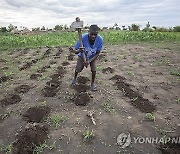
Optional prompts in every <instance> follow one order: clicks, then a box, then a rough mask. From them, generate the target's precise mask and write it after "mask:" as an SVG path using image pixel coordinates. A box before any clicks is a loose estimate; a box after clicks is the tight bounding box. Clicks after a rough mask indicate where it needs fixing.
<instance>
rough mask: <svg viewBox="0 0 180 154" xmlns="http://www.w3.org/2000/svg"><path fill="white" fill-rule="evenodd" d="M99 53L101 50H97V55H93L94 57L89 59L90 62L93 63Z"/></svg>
mask: <svg viewBox="0 0 180 154" xmlns="http://www.w3.org/2000/svg"><path fill="white" fill-rule="evenodd" d="M99 53H100V51H97V52H96V54H95V56H94V57H92V58H91V59H90V60H89V63H91V62H92V61H94V60H95V59H96V58H97V57H98V56H99Z"/></svg>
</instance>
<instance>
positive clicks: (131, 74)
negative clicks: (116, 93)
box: [127, 71, 135, 77]
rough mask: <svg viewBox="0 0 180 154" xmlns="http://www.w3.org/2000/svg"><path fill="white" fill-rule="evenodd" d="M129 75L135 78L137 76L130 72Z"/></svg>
mask: <svg viewBox="0 0 180 154" xmlns="http://www.w3.org/2000/svg"><path fill="white" fill-rule="evenodd" d="M127 74H128V75H129V76H132V77H135V74H134V73H133V72H130V71H128V72H127Z"/></svg>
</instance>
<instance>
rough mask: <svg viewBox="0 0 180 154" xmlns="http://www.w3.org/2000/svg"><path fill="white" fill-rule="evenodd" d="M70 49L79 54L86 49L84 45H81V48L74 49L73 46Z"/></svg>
mask: <svg viewBox="0 0 180 154" xmlns="http://www.w3.org/2000/svg"><path fill="white" fill-rule="evenodd" d="M70 51H71V52H73V53H75V54H78V53H79V52H83V51H84V47H80V48H79V49H77V50H76V49H75V48H74V49H73V48H72V47H71V49H70Z"/></svg>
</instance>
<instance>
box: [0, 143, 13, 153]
mask: <svg viewBox="0 0 180 154" xmlns="http://www.w3.org/2000/svg"><path fill="white" fill-rule="evenodd" d="M12 150H13V146H12V144H9V145H6V146H5V145H1V146H0V152H2V153H6V154H11V153H12Z"/></svg>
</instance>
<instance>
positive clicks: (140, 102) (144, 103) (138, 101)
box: [111, 77, 156, 113]
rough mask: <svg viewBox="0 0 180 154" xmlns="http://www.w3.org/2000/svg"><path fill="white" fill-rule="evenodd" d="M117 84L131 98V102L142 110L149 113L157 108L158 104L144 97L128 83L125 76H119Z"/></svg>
mask: <svg viewBox="0 0 180 154" xmlns="http://www.w3.org/2000/svg"><path fill="white" fill-rule="evenodd" d="M111 79H112V78H111ZM115 86H117V88H118V89H119V90H121V91H122V92H123V94H124V95H125V96H127V97H128V98H130V101H131V104H132V105H133V106H135V107H136V108H138V109H139V110H140V111H141V112H145V113H148V112H153V111H155V110H156V106H155V105H154V104H153V103H152V102H150V101H149V100H148V99H144V98H143V97H142V95H141V94H140V93H139V92H138V91H135V90H133V89H132V88H131V87H132V85H130V84H129V83H126V82H125V81H124V78H123V77H118V80H116V83H115Z"/></svg>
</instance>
